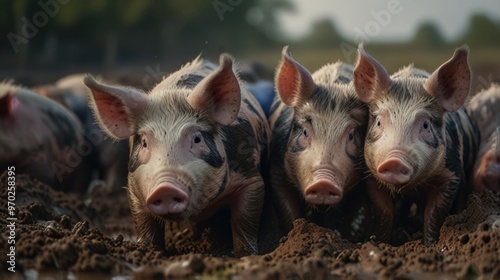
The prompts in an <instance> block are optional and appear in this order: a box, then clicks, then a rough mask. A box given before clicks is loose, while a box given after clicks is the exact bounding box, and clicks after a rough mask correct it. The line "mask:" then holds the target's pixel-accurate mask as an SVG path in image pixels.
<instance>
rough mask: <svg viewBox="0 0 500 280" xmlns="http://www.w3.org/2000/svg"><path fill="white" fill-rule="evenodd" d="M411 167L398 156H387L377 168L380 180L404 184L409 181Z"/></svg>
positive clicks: (411, 171)
mask: <svg viewBox="0 0 500 280" xmlns="http://www.w3.org/2000/svg"><path fill="white" fill-rule="evenodd" d="M412 174H413V169H412V168H411V166H409V165H408V164H407V163H406V162H405V161H403V160H401V159H399V158H394V157H391V158H388V159H386V160H385V161H384V162H383V163H381V164H380V165H379V166H378V168H377V175H378V177H379V179H380V180H382V181H385V182H387V183H389V184H394V185H404V184H406V183H408V182H409V181H410V178H411V175H412Z"/></svg>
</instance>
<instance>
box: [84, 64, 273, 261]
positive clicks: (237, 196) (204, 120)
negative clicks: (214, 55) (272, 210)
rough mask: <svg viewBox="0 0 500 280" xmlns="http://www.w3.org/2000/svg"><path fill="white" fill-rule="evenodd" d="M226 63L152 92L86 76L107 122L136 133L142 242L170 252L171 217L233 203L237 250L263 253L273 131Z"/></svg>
mask: <svg viewBox="0 0 500 280" xmlns="http://www.w3.org/2000/svg"><path fill="white" fill-rule="evenodd" d="M219 61H220V65H219V66H218V67H216V65H214V64H213V63H211V62H209V61H206V60H203V59H201V58H200V57H198V58H196V59H195V60H193V61H192V62H191V63H188V64H187V65H185V66H184V67H182V68H181V69H180V70H178V71H177V72H174V73H172V74H171V75H170V76H168V77H166V78H165V79H164V80H163V81H162V82H161V83H159V84H158V85H157V86H156V87H155V88H153V89H152V90H151V91H150V92H148V93H144V92H141V91H139V90H137V89H134V88H130V87H121V86H112V85H106V84H103V83H101V82H98V81H97V80H96V79H94V78H93V77H92V76H90V75H89V76H86V77H85V79H84V82H85V84H86V85H87V86H88V87H89V88H90V90H91V92H92V94H91V98H90V102H91V107H92V109H93V112H94V114H95V115H96V118H97V120H98V123H99V125H100V126H101V128H102V129H103V130H104V131H106V133H107V134H108V135H109V136H111V137H112V138H114V139H118V140H119V139H126V138H129V144H130V158H129V163H128V186H127V193H128V198H129V202H130V207H131V211H132V216H133V220H134V224H135V228H136V232H137V239H138V241H146V242H151V243H153V244H155V245H157V246H160V247H163V248H166V249H167V251H168V250H169V248H168V247H167V246H168V244H166V242H165V236H167V235H171V234H166V233H165V228H166V224H167V223H168V222H169V221H179V220H181V221H190V222H193V223H200V222H202V221H204V220H207V219H208V218H210V217H211V216H212V215H214V214H215V213H216V212H217V211H218V210H219V209H222V208H226V209H229V212H230V216H231V217H230V224H231V231H232V239H233V240H232V241H233V250H234V255H235V256H243V255H248V254H256V253H257V252H258V248H257V234H258V228H259V220H260V215H261V212H262V206H263V197H264V180H263V178H262V175H261V170H260V164H261V157H264V158H265V151H267V150H268V147H267V146H268V142H269V140H268V138H269V134H270V131H269V127H268V125H267V120H266V118H265V116H264V113H263V111H262V109H261V108H260V107H259V104H258V103H257V101H256V100H255V99H254V98H253V96H252V95H251V94H249V93H248V92H246V91H245V90H244V88H243V87H242V86H241V83H240V81H239V78H238V76H237V71H235V70H234V69H233V59H232V57H231V56H230V55H228V54H222V55H221V56H220V59H219Z"/></svg>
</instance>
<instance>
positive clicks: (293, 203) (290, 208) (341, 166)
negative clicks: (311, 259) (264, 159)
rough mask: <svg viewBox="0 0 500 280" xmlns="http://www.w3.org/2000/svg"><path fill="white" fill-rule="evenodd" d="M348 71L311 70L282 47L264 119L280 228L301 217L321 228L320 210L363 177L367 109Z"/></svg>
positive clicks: (338, 66)
mask: <svg viewBox="0 0 500 280" xmlns="http://www.w3.org/2000/svg"><path fill="white" fill-rule="evenodd" d="M352 73H353V66H352V65H348V64H345V63H342V62H337V63H333V64H327V65H325V66H323V67H322V68H320V69H319V70H317V71H316V72H315V73H313V74H311V73H310V72H309V71H308V70H307V69H306V68H305V67H303V66H302V65H301V64H299V63H298V62H297V61H295V60H294V59H293V58H292V57H291V55H290V52H289V50H288V46H285V47H284V48H283V51H282V57H281V62H280V63H279V66H278V68H277V71H276V76H275V85H276V91H277V93H278V97H277V98H276V99H275V101H274V102H273V105H272V106H271V116H270V118H269V122H270V126H271V148H270V150H271V156H270V171H269V172H270V173H269V176H270V185H271V193H272V197H273V198H272V199H273V201H274V205H275V206H276V213H277V216H278V219H279V221H280V226H281V228H282V230H283V231H285V232H287V231H289V230H290V229H291V228H292V223H293V221H294V220H295V219H297V218H301V217H305V218H307V219H308V220H310V221H312V222H315V223H318V224H320V225H324V226H327V224H326V223H325V217H324V215H321V213H323V212H325V211H326V212H328V211H327V210H328V209H332V208H335V206H336V205H339V203H340V202H341V201H342V199H343V197H344V196H345V195H346V194H347V193H349V192H350V191H351V190H352V189H353V188H355V187H356V186H357V185H358V184H359V183H360V181H361V179H362V178H363V176H364V171H365V170H364V167H363V139H364V134H365V130H366V124H367V122H368V108H367V106H366V105H365V104H364V103H363V102H361V100H359V99H358V97H357V96H356V93H355V92H354V87H353V85H352V77H353V76H352ZM326 212H325V213H326ZM326 216H329V215H326Z"/></svg>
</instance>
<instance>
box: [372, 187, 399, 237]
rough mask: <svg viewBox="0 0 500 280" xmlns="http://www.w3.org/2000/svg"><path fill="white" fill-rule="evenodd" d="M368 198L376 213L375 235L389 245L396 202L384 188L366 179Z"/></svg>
mask: <svg viewBox="0 0 500 280" xmlns="http://www.w3.org/2000/svg"><path fill="white" fill-rule="evenodd" d="M366 188H367V192H368V197H369V199H370V201H371V202H372V203H373V207H374V212H375V217H376V221H375V223H374V224H375V225H378V226H375V227H374V228H375V229H374V231H373V234H374V235H375V236H376V237H377V239H378V240H380V241H382V242H385V243H389V242H390V240H391V234H392V229H393V225H394V215H395V213H394V200H393V199H392V197H391V194H390V193H389V191H388V190H387V188H385V187H384V186H381V185H380V184H379V183H377V182H376V181H375V179H373V178H368V179H366Z"/></svg>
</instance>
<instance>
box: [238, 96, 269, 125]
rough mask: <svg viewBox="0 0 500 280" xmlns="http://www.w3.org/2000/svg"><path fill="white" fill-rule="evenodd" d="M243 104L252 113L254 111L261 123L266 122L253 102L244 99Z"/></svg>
mask: <svg viewBox="0 0 500 280" xmlns="http://www.w3.org/2000/svg"><path fill="white" fill-rule="evenodd" d="M243 103H245V105H246V106H247V107H248V109H250V111H252V113H254V115H255V116H257V117H258V118H259V120H260V121H261V122H264V121H265V120H264V119H263V118H262V116H261V115H260V113H259V110H257V108H255V106H253V104H252V102H250V100H248V99H244V100H243Z"/></svg>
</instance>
